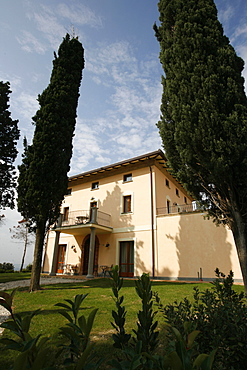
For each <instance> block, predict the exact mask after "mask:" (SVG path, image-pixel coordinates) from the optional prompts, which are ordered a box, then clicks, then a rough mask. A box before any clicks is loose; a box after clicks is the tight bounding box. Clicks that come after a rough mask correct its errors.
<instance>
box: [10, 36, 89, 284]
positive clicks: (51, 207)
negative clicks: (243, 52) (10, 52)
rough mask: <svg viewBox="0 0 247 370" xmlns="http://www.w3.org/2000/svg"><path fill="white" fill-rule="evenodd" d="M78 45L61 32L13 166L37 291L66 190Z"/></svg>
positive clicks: (80, 60) (80, 62)
mask: <svg viewBox="0 0 247 370" xmlns="http://www.w3.org/2000/svg"><path fill="white" fill-rule="evenodd" d="M83 55H84V50H83V47H82V44H81V43H80V42H79V41H78V39H77V38H70V36H69V35H68V34H67V35H66V36H65V38H64V40H63V42H62V43H61V45H60V47H59V50H58V56H57V55H56V54H55V59H54V61H53V70H52V74H51V78H50V83H49V85H48V87H47V88H46V89H45V90H44V91H43V93H42V94H41V95H39V97H38V101H39V104H40V109H39V110H38V111H37V112H36V115H35V116H34V117H33V122H34V124H35V131H34V136H33V142H32V145H27V141H26V139H25V141H24V154H23V160H22V164H21V165H20V166H19V179H18V188H17V190H18V210H19V212H21V214H22V216H23V217H24V218H25V219H27V220H29V221H30V222H31V223H32V224H33V226H34V227H36V242H35V250H34V259H33V272H32V278H31V284H30V291H33V290H37V289H39V288H40V286H39V276H40V271H41V263H42V250H43V243H44V238H45V233H46V230H47V228H48V227H49V226H50V225H51V224H53V223H54V222H55V221H56V220H57V219H58V216H59V213H60V206H61V203H62V201H63V198H64V195H65V194H66V192H67V185H68V176H67V174H68V171H69V169H70V159H71V156H72V138H73V135H74V129H75V123H76V109H77V104H78V99H79V88H80V83H81V79H82V70H83V68H84V57H83Z"/></svg>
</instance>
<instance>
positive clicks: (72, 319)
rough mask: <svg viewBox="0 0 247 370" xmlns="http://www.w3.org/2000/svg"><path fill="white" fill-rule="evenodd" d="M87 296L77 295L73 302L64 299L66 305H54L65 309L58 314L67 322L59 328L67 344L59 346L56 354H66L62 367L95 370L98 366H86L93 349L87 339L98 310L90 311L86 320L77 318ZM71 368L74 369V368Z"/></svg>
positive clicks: (80, 317) (81, 317)
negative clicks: (67, 341) (64, 352)
mask: <svg viewBox="0 0 247 370" xmlns="http://www.w3.org/2000/svg"><path fill="white" fill-rule="evenodd" d="M87 295H88V294H77V295H76V296H75V298H74V301H72V300H70V299H65V301H66V302H67V303H57V304H55V306H58V307H62V308H64V309H65V310H60V311H59V313H60V314H61V315H62V316H64V317H65V318H66V319H67V320H68V323H67V324H66V326H65V327H61V328H60V334H62V335H63V336H65V337H66V338H67V339H68V340H69V343H68V344H67V343H66V344H62V345H61V350H60V351H59V352H58V355H60V354H61V353H62V352H63V351H66V352H68V353H69V357H66V359H65V361H64V365H69V366H70V365H72V364H76V367H75V369H89V368H93V369H97V367H98V366H99V364H100V362H98V363H97V364H92V363H91V364H88V362H90V360H91V359H92V356H91V355H92V348H93V345H92V344H90V338H89V337H90V333H91V330H92V327H93V322H94V319H95V315H96V313H97V311H98V309H97V308H95V309H94V310H93V311H91V312H90V314H89V316H88V318H87V319H86V318H85V316H84V315H81V316H79V317H78V315H79V310H80V307H81V304H82V302H83V301H84V299H85V298H86V297H87ZM90 356H91V357H90ZM71 368H73V369H74V367H71Z"/></svg>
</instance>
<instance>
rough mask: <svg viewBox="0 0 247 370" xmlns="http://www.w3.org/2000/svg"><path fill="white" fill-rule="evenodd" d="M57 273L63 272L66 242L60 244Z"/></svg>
mask: <svg viewBox="0 0 247 370" xmlns="http://www.w3.org/2000/svg"><path fill="white" fill-rule="evenodd" d="M58 248H59V249H58V259H57V273H58V274H62V273H63V272H64V271H63V268H64V262H65V254H66V244H60V245H59V247H58Z"/></svg>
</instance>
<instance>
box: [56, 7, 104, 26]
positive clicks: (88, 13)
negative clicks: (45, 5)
mask: <svg viewBox="0 0 247 370" xmlns="http://www.w3.org/2000/svg"><path fill="white" fill-rule="evenodd" d="M57 10H58V14H59V15H61V16H62V17H64V18H67V19H69V21H70V22H71V23H72V24H78V25H88V26H91V27H95V28H98V27H102V19H101V17H99V16H97V15H96V14H95V13H94V12H93V11H92V10H91V9H90V8H89V7H87V6H85V5H83V4H76V5H71V4H70V5H69V6H68V5H67V4H64V3H63V4H59V5H58V7H57Z"/></svg>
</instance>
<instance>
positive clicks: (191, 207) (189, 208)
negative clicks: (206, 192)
mask: <svg viewBox="0 0 247 370" xmlns="http://www.w3.org/2000/svg"><path fill="white" fill-rule="evenodd" d="M195 211H198V208H197V206H196V204H181V205H179V204H177V205H174V206H170V207H161V208H157V209H156V215H157V216H160V215H169V214H176V213H186V212H195Z"/></svg>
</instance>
